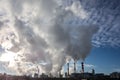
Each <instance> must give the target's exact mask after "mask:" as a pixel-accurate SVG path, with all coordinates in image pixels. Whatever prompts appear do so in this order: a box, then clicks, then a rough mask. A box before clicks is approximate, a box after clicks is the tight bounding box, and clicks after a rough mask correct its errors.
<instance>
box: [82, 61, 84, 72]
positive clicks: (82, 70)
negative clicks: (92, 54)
mask: <svg viewBox="0 0 120 80" xmlns="http://www.w3.org/2000/svg"><path fill="white" fill-rule="evenodd" d="M81 66H82V73H84V63H83V62H81Z"/></svg>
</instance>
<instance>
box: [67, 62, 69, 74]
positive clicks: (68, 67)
mask: <svg viewBox="0 0 120 80" xmlns="http://www.w3.org/2000/svg"><path fill="white" fill-rule="evenodd" d="M67 66H68V74H67V75H68V76H69V63H67Z"/></svg>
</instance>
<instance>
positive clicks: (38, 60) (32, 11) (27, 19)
mask: <svg viewBox="0 0 120 80" xmlns="http://www.w3.org/2000/svg"><path fill="white" fill-rule="evenodd" d="M31 4H32V5H33V6H31ZM119 4H120V0H59V1H58V0H35V1H34V0H0V72H8V73H11V74H12V73H16V74H20V73H21V74H27V73H35V72H36V71H37V68H36V66H37V67H38V68H40V69H41V71H43V72H45V73H48V72H52V73H53V74H56V72H58V71H59V70H60V69H61V67H62V66H63V67H64V68H63V69H64V71H66V68H67V67H66V63H67V62H68V61H69V60H71V58H72V59H73V58H74V59H76V60H78V62H77V65H78V71H80V69H81V64H80V63H81V61H82V60H84V62H85V72H91V70H92V69H93V68H94V69H95V72H96V73H105V74H109V73H111V72H114V71H118V72H120V62H119V61H120V22H119V21H120V5H119ZM79 59H80V60H79ZM70 63H71V71H73V60H71V61H70Z"/></svg>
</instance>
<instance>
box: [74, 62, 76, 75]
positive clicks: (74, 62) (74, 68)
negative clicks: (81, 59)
mask: <svg viewBox="0 0 120 80" xmlns="http://www.w3.org/2000/svg"><path fill="white" fill-rule="evenodd" d="M74 73H76V62H75V60H74Z"/></svg>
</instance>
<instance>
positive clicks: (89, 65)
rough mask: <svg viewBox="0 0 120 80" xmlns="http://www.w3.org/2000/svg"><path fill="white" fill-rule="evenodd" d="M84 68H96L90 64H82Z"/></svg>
mask: <svg viewBox="0 0 120 80" xmlns="http://www.w3.org/2000/svg"><path fill="white" fill-rule="evenodd" d="M84 66H85V67H87V68H94V67H96V66H95V65H92V64H84Z"/></svg>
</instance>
